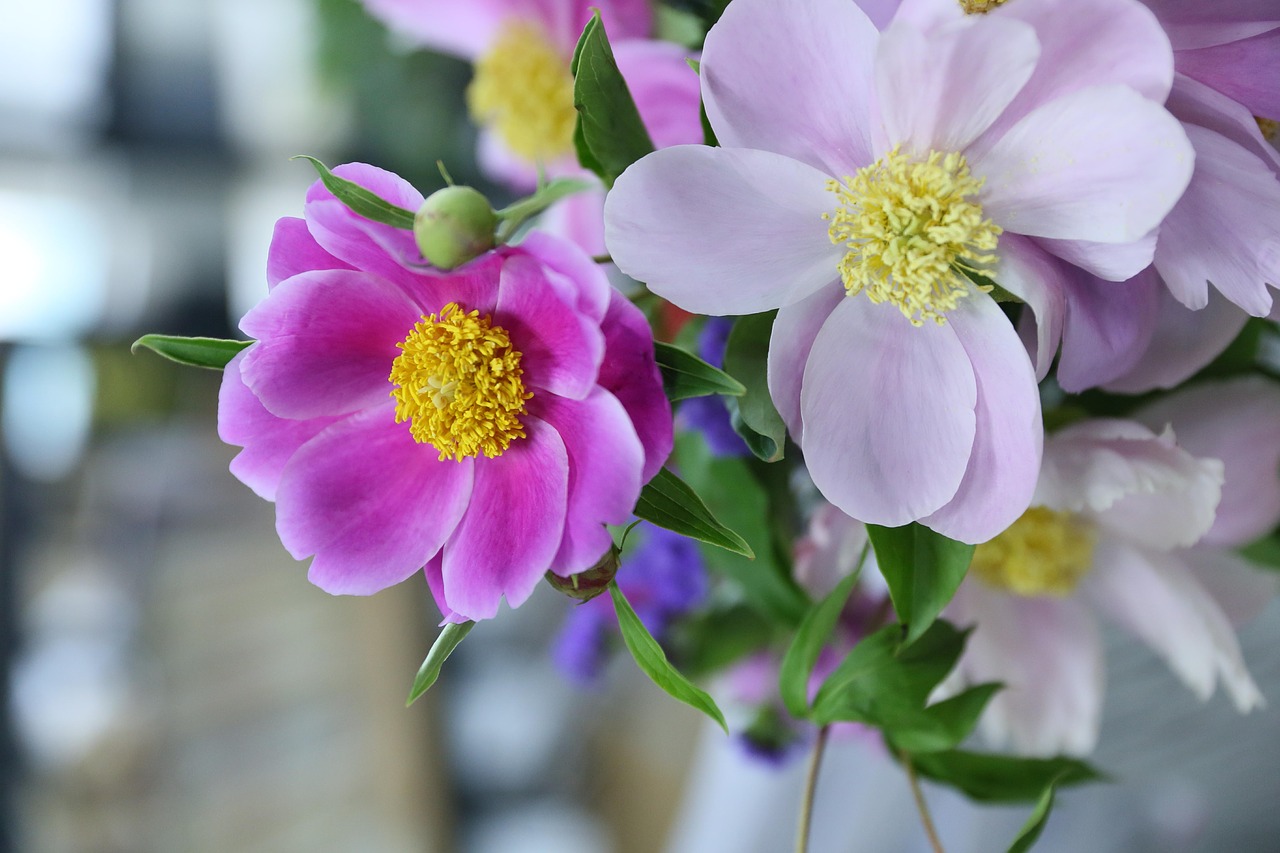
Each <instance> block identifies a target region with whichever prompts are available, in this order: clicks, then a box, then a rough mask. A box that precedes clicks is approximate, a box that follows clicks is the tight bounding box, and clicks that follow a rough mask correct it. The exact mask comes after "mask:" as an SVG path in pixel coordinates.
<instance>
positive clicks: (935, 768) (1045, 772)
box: [911, 749, 1105, 803]
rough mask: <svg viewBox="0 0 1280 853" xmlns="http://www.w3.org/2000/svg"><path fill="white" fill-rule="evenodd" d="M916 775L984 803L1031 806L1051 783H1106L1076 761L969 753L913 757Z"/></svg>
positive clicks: (1087, 767)
mask: <svg viewBox="0 0 1280 853" xmlns="http://www.w3.org/2000/svg"><path fill="white" fill-rule="evenodd" d="M911 763H912V765H913V766H914V767H915V768H916V771H917V772H918V773H919V774H920V775H922V776H927V777H929V778H930V779H933V780H935V781H938V782H943V783H945V784H948V785H950V786H952V787H953V788H956V789H958V790H959V791H961V792H962V793H964V794H965V795H967V796H969V797H970V798H972V799H975V800H981V801H983V802H996V803H1012V802H1030V801H1032V800H1035V799H1037V798H1038V797H1042V796H1043V794H1044V789H1045V788H1047V787H1048V786H1049V785H1050V784H1051V783H1056V784H1058V785H1078V784H1080V783H1083V782H1092V781H1096V780H1102V779H1104V778H1105V777H1104V776H1103V775H1102V774H1100V773H1099V772H1098V771H1097V770H1095V769H1094V768H1092V767H1090V766H1089V765H1088V764H1085V763H1084V762H1083V761H1077V760H1076V759H1074V758H1064V757H1061V756H1059V757H1057V758H1018V757H1016V756H1012V755H995V754H992V753H983V752H968V751H965V750H960V749H956V750H948V751H945V752H929V753H923V754H920V755H915V756H912V759H911Z"/></svg>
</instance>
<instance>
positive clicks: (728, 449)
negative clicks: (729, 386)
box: [679, 317, 751, 456]
mask: <svg viewBox="0 0 1280 853" xmlns="http://www.w3.org/2000/svg"><path fill="white" fill-rule="evenodd" d="M732 329H733V320H731V319H729V318H728V317H708V318H707V321H706V323H704V324H703V326H702V331H701V332H700V333H699V335H698V355H699V357H700V358H701V359H702V360H703V361H705V362H707V364H711V365H714V366H716V367H722V366H724V351H725V348H726V346H727V345H728V343H729V332H730V331H731V330H732ZM679 420H680V423H681V425H682V426H688V427H691V428H693V429H695V430H697V431H698V432H700V433H701V434H702V437H703V438H705V439H706V440H707V446H708V447H709V448H711V452H712V453H714V454H715V455H717V456H750V455H751V450H750V449H749V448H748V447H747V445H746V442H744V441H743V440H742V436H740V435H738V433H736V432H734V429H733V422H732V421H731V420H730V418H729V410H728V409H727V408H726V407H725V404H724V400H722V399H721V398H720V397H718V396H715V395H712V396H709V397H694V398H692V399H689V400H685V401H684V402H683V403H681V404H680V413H679Z"/></svg>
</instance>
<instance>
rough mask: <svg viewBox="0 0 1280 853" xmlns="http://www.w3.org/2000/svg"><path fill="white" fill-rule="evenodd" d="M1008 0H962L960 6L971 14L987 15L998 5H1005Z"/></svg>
mask: <svg viewBox="0 0 1280 853" xmlns="http://www.w3.org/2000/svg"><path fill="white" fill-rule="evenodd" d="M1005 2H1006V0H960V8H961V9H964V11H965V13H966V14H969V15H985V14H986V13H988V12H990V11H991V10H992V9H994V8H996V7H997V6H1003V5H1004V4H1005Z"/></svg>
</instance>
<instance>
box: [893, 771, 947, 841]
mask: <svg viewBox="0 0 1280 853" xmlns="http://www.w3.org/2000/svg"><path fill="white" fill-rule="evenodd" d="M898 757H899V758H901V759H902V766H903V768H904V769H905V770H906V771H907V781H908V782H910V783H911V796H913V797H915V801H916V810H917V811H919V812H920V823H921V824H923V825H924V834H925V835H926V836H928V837H929V846H930V847H932V848H933V853H946V851H944V850H943V849H942V842H941V841H940V840H939V839H938V830H937V829H936V828H935V827H934V825H933V818H932V817H930V816H929V804H928V803H926V802H925V801H924V791H923V790H921V788H920V780H919V779H918V778H916V769H915V767H913V766H912V764H911V756H910V755H908V754H907V752H906V751H905V750H904V751H902V752H899V753H898Z"/></svg>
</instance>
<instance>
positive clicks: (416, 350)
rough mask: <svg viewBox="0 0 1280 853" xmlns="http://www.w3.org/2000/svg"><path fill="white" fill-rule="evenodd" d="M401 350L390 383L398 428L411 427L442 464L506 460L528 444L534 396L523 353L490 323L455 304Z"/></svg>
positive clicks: (418, 327) (425, 322) (418, 329)
mask: <svg viewBox="0 0 1280 853" xmlns="http://www.w3.org/2000/svg"><path fill="white" fill-rule="evenodd" d="M396 346H398V347H399V348H400V350H401V353H400V355H398V356H396V359H395V361H393V362H392V363H391V376H390V381H391V384H393V385H395V386H396V387H395V388H393V389H391V396H392V397H394V398H395V401H396V423H398V424H399V423H404V422H405V421H409V422H410V425H409V434H410V435H412V436H413V440H414V441H416V442H419V443H420V444H430V445H432V446H433V447H435V449H436V450H438V451H440V459H441V460H444V459H449V458H453V459H456V460H458V461H462V460H463V459H465V458H467V457H469V456H478V455H479V454H481V453H483V454H484V455H485V456H488V457H489V458H493V457H494V456H500V455H502V452H503V451H504V450H506V449H507V447H508V446H509V445H510V444H511V442H512V441H513V440H514V439H517V438H524V437H525V433H524V426H523V424H521V423H520V415H523V414H524V413H525V408H524V401H525V400H528V399H529V398H530V397H532V396H533V394H532V393H530V392H528V391H525V390H524V380H522V379H521V376H523V375H524V371H523V370H522V369H521V368H520V357H521V356H520V352H519V351H518V350H516V349H514V348H513V347H512V346H511V337H510V336H509V335H508V334H507V331H506V330H505V329H503V328H502V327H501V326H494V325H493V324H492V323H491V322H490V319H489V317H487V316H486V317H481V316H480V312H479V311H472V312H471V313H469V314H468V313H467V312H465V311H463V310H462V309H461V308H460V307H458V305H457V304H456V303H453V302H450V303H449V304H448V305H446V306H444V308H443V309H441V311H440V314H439V316H438V317H437V316H436V315H435V314H432V315H431V316H430V317H423V318H422V322H420V323H416V324H415V325H414V327H413V330H412V331H411V332H409V336H408V337H407V338H405V339H404V341H403V342H402V343H399V344H396Z"/></svg>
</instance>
